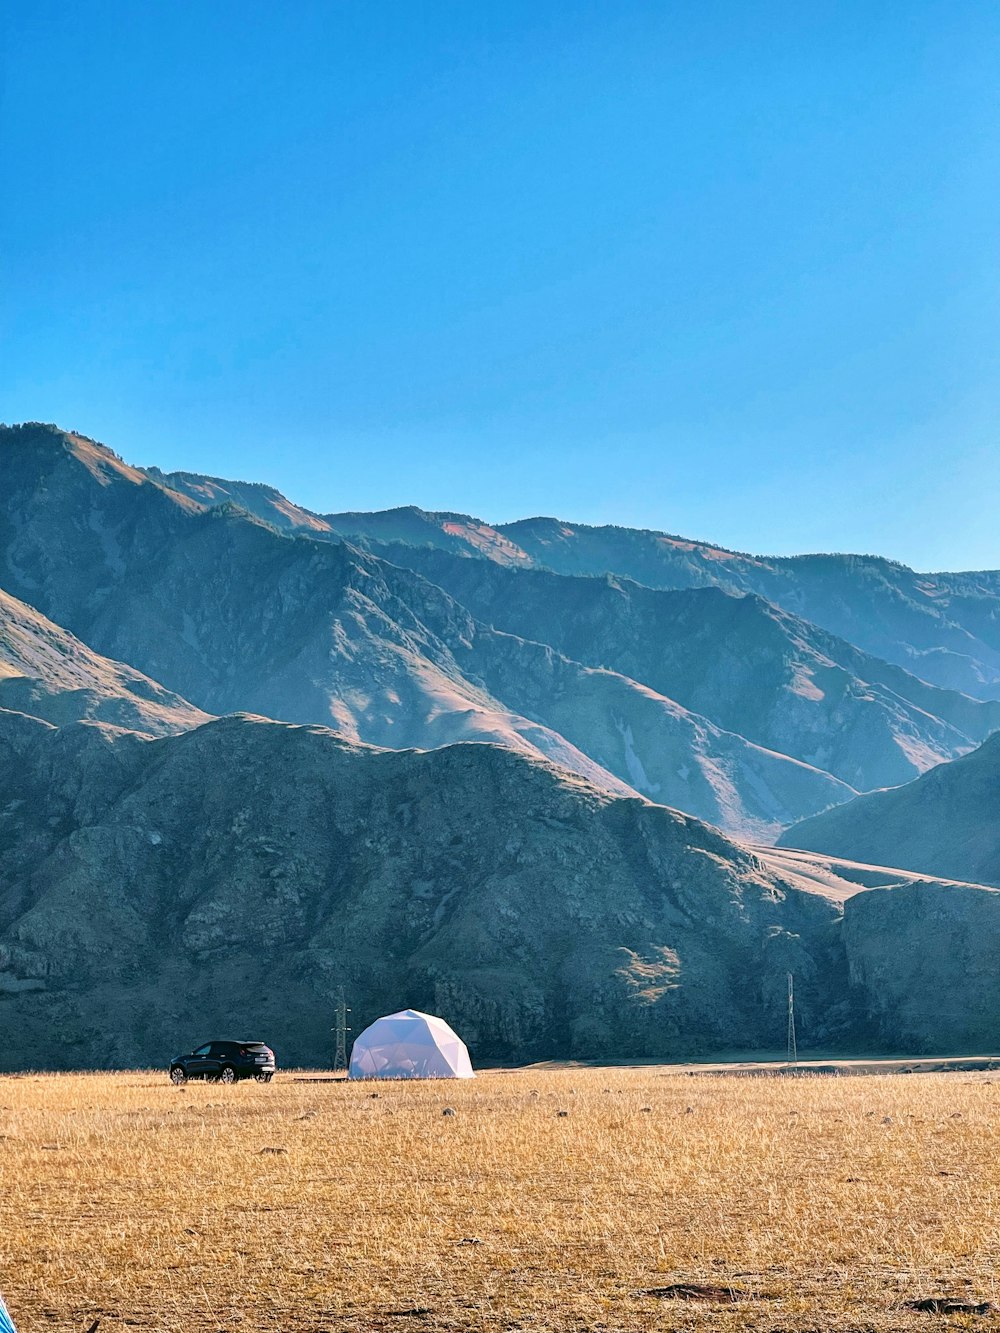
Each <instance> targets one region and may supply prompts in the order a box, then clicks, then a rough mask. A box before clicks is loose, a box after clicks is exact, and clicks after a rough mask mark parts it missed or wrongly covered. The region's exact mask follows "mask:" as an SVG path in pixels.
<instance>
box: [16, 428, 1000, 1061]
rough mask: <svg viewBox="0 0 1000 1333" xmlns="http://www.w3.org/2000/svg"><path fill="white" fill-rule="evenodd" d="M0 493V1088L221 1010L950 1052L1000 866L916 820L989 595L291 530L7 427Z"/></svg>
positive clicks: (289, 514)
mask: <svg viewBox="0 0 1000 1333" xmlns="http://www.w3.org/2000/svg"><path fill="white" fill-rule="evenodd" d="M0 477H2V480H3V488H2V493H0V752H2V753H3V754H4V756H5V758H6V760H7V762H6V763H5V764H4V766H3V776H2V784H0V852H2V856H0V908H2V917H0V994H2V995H3V996H4V998H3V999H2V1000H0V1006H6V1007H7V1009H8V1011H9V1016H10V1017H11V1018H12V1019H14V1018H16V1023H15V1026H16V1027H17V1030H18V1031H20V1032H22V1033H23V1034H24V1039H23V1042H21V1041H14V1042H13V1043H12V1045H11V1046H10V1048H9V1050H8V1053H7V1055H6V1057H5V1058H6V1059H7V1060H8V1061H10V1062H13V1063H14V1064H15V1065H18V1064H23V1063H24V1062H25V1061H28V1060H30V1058H32V1055H31V1053H34V1056H36V1057H37V1053H38V1052H39V1051H40V1050H45V1052H46V1060H47V1061H48V1062H50V1063H54V1064H58V1065H62V1066H65V1065H70V1064H73V1063H81V1062H82V1063H94V1062H98V1063H99V1062H101V1061H102V1060H104V1061H111V1062H120V1063H134V1062H136V1061H147V1060H154V1059H157V1058H159V1055H160V1054H161V1053H162V1049H163V1043H166V1044H167V1045H168V1046H172V1045H175V1044H176V1042H175V1041H171V1040H168V1037H169V1036H170V1034H172V1033H173V1032H175V1031H177V1030H178V1028H179V1029H182V1030H183V1031H185V1032H190V1034H191V1039H192V1040H195V1039H196V1038H197V1037H198V1035H199V1032H200V1031H201V1029H200V1028H199V1027H198V1023H199V1022H209V1020H211V1023H213V1024H215V1025H220V1024H234V1023H235V1024H237V1025H239V1026H242V1024H240V1023H238V1019H239V1015H240V1014H241V1013H246V1014H249V1015H251V1016H252V1017H253V1021H254V1022H255V1023H257V1024H264V1025H266V1026H267V1030H268V1032H272V1033H275V1032H276V1033H278V1034H279V1035H280V1039H281V1041H282V1042H283V1043H284V1045H285V1049H286V1050H287V1052H289V1053H290V1054H291V1055H292V1056H293V1058H295V1059H300V1060H303V1061H312V1060H317V1059H320V1058H322V1055H323V1050H324V1042H325V1040H326V1034H327V1029H328V1028H329V1013H328V1008H329V1003H330V996H331V995H332V994H333V988H335V987H336V986H337V985H339V984H345V985H347V986H349V987H350V988H351V991H352V995H353V997H354V998H355V1000H356V1001H357V1006H356V1007H360V1009H361V1010H363V1011H365V1012H377V1010H378V1009H380V1008H383V1007H389V1006H390V1005H394V1006H395V1007H399V1005H400V1004H402V1003H403V1002H404V1001H405V1002H406V1003H411V1002H413V1003H418V1004H419V1005H420V1006H423V1007H428V1008H432V1009H437V1010H440V1011H442V1012H444V1011H447V1014H448V1015H449V1016H450V1017H452V1018H454V1019H455V1020H456V1022H458V1023H459V1025H460V1026H462V1028H463V1030H464V1031H465V1032H466V1033H468V1034H471V1040H472V1044H473V1046H474V1048H475V1049H478V1051H479V1053H480V1054H481V1055H484V1056H486V1057H492V1058H508V1059H517V1058H524V1057H526V1056H528V1055H533V1056H539V1055H545V1054H573V1055H576V1056H585V1055H587V1054H594V1055H597V1056H607V1055H608V1054H609V1053H610V1052H611V1051H612V1050H614V1049H620V1050H623V1051H626V1052H627V1053H630V1054H634V1055H639V1054H656V1055H665V1054H677V1053H680V1052H685V1053H689V1052H693V1051H696V1050H698V1049H719V1048H723V1047H727V1046H728V1047H733V1046H741V1045H742V1046H747V1047H757V1046H766V1045H768V1044H769V1043H770V1044H774V1041H775V1039H776V1038H777V1039H780V1033H781V1031H782V1026H781V1021H780V1020H781V1006H782V1004H783V994H784V991H783V982H784V973H785V972H786V971H789V970H791V971H794V972H795V975H796V978H797V986H798V987H799V988H800V989H801V991H802V995H803V1000H802V1005H803V1006H804V1008H803V1014H804V1016H805V1017H806V1021H807V1023H808V1025H809V1028H810V1030H811V1034H812V1038H813V1040H814V1042H821V1043H825V1044H827V1045H836V1044H838V1043H839V1044H840V1045H844V1044H845V1043H854V1044H855V1045H856V1044H857V1043H859V1042H860V1043H866V1042H867V1043H869V1044H871V1043H875V1044H878V1043H880V1042H882V1043H885V1042H890V1043H896V1044H897V1045H898V1044H899V1043H900V1042H903V1041H905V1042H907V1043H909V1044H910V1045H911V1046H913V1047H914V1048H920V1049H931V1048H935V1047H940V1045H941V1043H943V1042H946V1043H952V1044H957V1045H959V1046H962V1047H969V1046H970V1044H972V1045H974V1044H975V1043H977V1042H982V1041H985V1040H986V1039H987V1033H988V1031H989V1030H990V1029H989V1023H988V1016H989V1014H990V1013H991V1005H994V1001H995V998H996V987H995V986H994V983H993V981H992V979H991V978H992V973H989V975H987V972H988V969H987V970H986V971H984V972H983V973H982V975H980V974H979V972H977V971H976V969H975V968H972V967H969V966H965V967H964V971H963V970H962V969H961V968H958V964H957V963H956V957H961V958H964V959H965V960H966V962H967V961H968V959H969V958H970V957H972V956H973V955H975V956H977V957H978V953H977V950H982V949H983V948H986V947H987V946H995V944H996V942H997V940H996V929H997V924H998V918H997V916H996V904H997V902H998V901H1000V895H997V894H995V893H994V892H993V891H992V890H991V888H990V887H988V886H990V885H993V884H994V883H996V882H997V880H998V879H1000V868H998V867H997V865H996V860H995V856H993V859H992V860H991V859H990V858H991V855H992V853H990V854H987V853H983V854H976V855H972V854H971V853H970V854H957V852H956V846H957V845H958V844H959V843H961V844H962V846H963V847H964V846H965V845H966V843H967V842H968V839H966V840H965V843H962V839H961V838H956V837H951V839H950V841H949V836H950V835H949V830H953V828H954V820H955V819H956V818H957V817H958V814H960V813H961V810H962V808H963V807H962V801H963V800H967V797H964V796H961V795H958V796H955V797H954V798H951V797H947V798H945V797H941V798H940V799H939V798H938V796H937V795H933V796H932V797H931V798H928V797H926V796H921V795H920V793H926V792H928V791H930V792H932V793H939V792H942V791H943V790H944V788H943V787H942V784H944V786H945V788H947V791H949V792H950V791H951V790H952V787H951V786H949V785H948V784H951V783H953V782H956V783H958V785H959V787H961V789H962V790H963V791H965V790H967V788H968V785H969V780H968V779H967V778H963V776H962V775H966V774H978V775H979V776H978V778H976V779H975V782H978V787H976V790H977V791H981V790H986V789H988V788H989V780H988V778H987V777H986V776H985V774H986V773H987V772H988V771H990V762H993V763H994V764H995V760H992V761H991V756H992V755H993V753H994V750H995V744H996V742H995V741H991V740H989V739H988V738H989V737H990V736H991V734H992V733H993V732H994V731H995V730H996V729H997V728H998V727H1000V620H998V615H1000V611H998V608H1000V598H998V593H1000V576H998V575H996V574H992V573H986V574H981V575H972V574H962V575H926V576H925V575H916V574H914V573H913V572H912V571H909V570H905V568H904V567H903V566H899V565H895V564H893V563H892V562H889V561H880V560H877V559H875V558H869V557H864V558H862V557H847V556H829V557H819V556H817V557H799V558H795V559H789V560H773V559H764V558H761V557H754V556H744V555H740V554H738V553H734V552H727V551H723V550H722V549H721V548H717V547H711V546H707V545H705V544H703V543H697V542H686V541H683V540H682V539H680V538H674V537H669V536H667V535H665V534H659V533H649V532H635V531H631V530H628V529H617V528H607V529H601V528H591V527H581V526H580V525H576V524H571V523H563V522H561V521H557V520H548V519H531V520H526V521H524V522H521V523H514V524H506V525H498V526H491V525H490V524H488V523H485V522H482V521H480V520H476V519H473V518H470V517H468V516H464V515H458V514H428V513H425V512H423V511H420V510H417V509H404V510H390V511H385V512H383V513H376V514H368V515H364V514H353V513H343V514H329V515H320V514H314V513H311V512H310V511H308V510H306V509H303V508H301V507H300V506H299V505H297V504H295V503H294V502H293V501H291V500H288V499H286V498H285V497H284V496H282V495H281V494H280V492H278V491H276V490H274V489H273V488H271V487H267V486H263V485H258V484H254V483H246V482H233V481H226V480H224V479H220V478H214V477H208V476H200V475H197V474H192V473H165V472H161V471H160V470H158V469H156V468H153V467H148V468H140V467H137V466H134V465H132V464H129V463H126V462H124V461H123V460H122V459H121V458H119V457H118V456H117V455H115V454H114V453H112V452H111V451H110V450H108V449H106V448H105V447H103V446H101V445H99V444H98V443H96V442H95V441H93V440H90V439H88V438H87V437H85V436H82V435H79V434H74V433H71V432H64V431H61V430H59V429H58V428H56V427H52V426H45V425H39V424H28V425H25V426H19V427H3V428H0ZM984 742H985V744H983V743H984ZM979 746H981V747H982V748H977V747H979ZM951 775H957V777H955V778H954V779H953V778H952V776H951ZM975 782H974V783H973V786H975ZM963 783H964V784H965V786H963V785H962V784H963ZM901 784H902V785H901ZM886 787H893V788H894V790H893V791H890V792H881V791H879V790H877V789H880V788H886ZM994 789H995V788H994ZM956 790H958V788H956ZM911 793H912V795H911ZM949 800H950V801H951V804H948V802H949ZM888 801H891V802H893V804H892V806H891V808H892V810H894V811H897V812H899V813H897V814H895V815H894V816H893V818H892V820H889V821H887V820H886V818H885V815H884V811H885V810H886V808H887V807H886V802H888ZM970 808H971V807H970ZM977 808H978V807H977ZM956 812H957V813H956ZM937 814H940V820H939V823H940V825H941V827H940V828H937V826H936V825H935V822H934V819H935V816H936V815H937ZM910 824H915V825H920V826H922V829H923V835H924V836H923V842H920V840H919V839H917V840H913V839H912V838H911V839H910V840H909V846H911V847H912V848H913V851H912V854H909V853H904V854H894V853H898V849H899V845H900V842H901V840H905V839H906V837H907V834H906V830H907V828H908V827H909V825H910ZM886 829H888V830H890V832H889V833H887V835H886V836H883V837H881V839H880V838H879V836H878V833H879V831H880V830H883V831H884V830H886ZM894 840H895V841H894ZM775 841H779V842H780V844H781V847H779V848H777V849H772V848H771V847H770V846H769V844H772V843H774V842H775ZM786 846H787V847H790V848H800V849H803V850H801V851H798V852H796V851H792V850H783V848H785V847H786ZM886 865H888V866H897V867H903V869H901V870H884V869H882V867H883V866H886ZM907 904H910V906H909V907H907V906H906V905H907ZM901 913H902V917H901V915H900V914H901ZM903 918H905V920H904V919H903ZM945 920H946V921H947V922H948V926H947V930H948V932H949V939H950V941H951V944H952V945H953V947H954V949H955V950H956V951H958V953H957V955H949V956H947V957H937V956H935V959H934V962H933V963H929V962H928V961H927V959H926V958H924V960H923V962H922V963H921V967H922V969H923V970H922V972H921V973H920V976H919V978H916V979H915V977H914V975H913V974H912V967H911V963H912V959H910V958H909V957H908V956H906V955H901V954H900V952H899V950H898V949H896V948H895V946H894V944H893V937H894V936H900V934H902V936H905V937H906V938H908V939H909V938H910V937H911V936H912V939H913V942H914V943H913V947H914V948H915V949H918V948H920V947H922V946H921V945H920V941H921V940H923V939H924V935H926V936H927V939H926V941H925V943H926V945H927V947H928V948H930V946H931V944H932V939H931V935H932V933H933V931H934V930H935V929H936V928H937V927H935V926H934V922H935V921H937V922H938V926H939V927H940V923H941V922H942V921H945ZM921 932H924V934H921ZM991 932H992V934H991ZM935 968H937V971H938V973H940V976H939V977H938V981H939V982H940V983H941V984H948V985H950V986H952V987H954V986H955V985H956V984H958V985H959V991H958V994H959V997H961V995H962V994H964V992H963V991H962V989H961V987H962V986H964V987H966V989H967V990H968V997H967V998H968V1003H967V1004H965V1003H962V1002H961V1001H960V999H959V1001H956V1004H955V1006H953V1010H952V1011H951V1012H950V1013H949V1014H948V1015H945V1014H943V1013H940V1014H938V1013H936V1012H935V1010H934V1008H933V1006H931V1005H926V1004H924V1005H921V1003H918V1002H916V1001H915V1000H914V998H913V995H912V989H913V987H914V986H916V985H924V984H927V983H928V978H929V977H930V974H931V973H932V972H933V971H934V969H935ZM956 971H960V972H961V973H962V975H961V978H960V980H959V981H958V983H956V976H955V974H956ZM888 977H891V978H893V979H894V981H893V985H892V986H890V985H889V983H888V981H887V980H886V978H888ZM935 984H937V982H935ZM991 987H993V989H991ZM890 991H891V992H892V995H893V996H894V997H895V998H893V999H891V1000H889V999H887V998H886V997H887V995H889V993H890ZM179 997H183V998H179ZM397 1001H398V1003H397ZM123 1015H125V1016H127V1017H126V1018H124V1019H122V1017H121V1016H123ZM262 1030H263V1029H262ZM102 1052H104V1054H103V1055H102V1054H101V1053H102Z"/></svg>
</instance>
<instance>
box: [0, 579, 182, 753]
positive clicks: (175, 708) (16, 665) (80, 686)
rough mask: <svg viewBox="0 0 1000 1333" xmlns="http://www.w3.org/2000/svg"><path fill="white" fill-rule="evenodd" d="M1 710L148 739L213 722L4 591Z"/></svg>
mask: <svg viewBox="0 0 1000 1333" xmlns="http://www.w3.org/2000/svg"><path fill="white" fill-rule="evenodd" d="M0 708H6V709H12V710H14V711H17V712H22V713H31V714H33V715H34V716H35V717H40V718H44V719H45V720H46V721H48V722H53V723H55V724H57V725H59V726H61V725H63V724H64V723H66V722H79V721H82V720H84V719H90V720H92V721H96V722H110V723H113V724H114V725H115V726H118V727H124V728H126V729H128V730H130V731H135V732H139V733H140V734H142V735H146V736H170V735H173V734H175V733H176V732H179V731H186V730H188V729H189V728H190V727H197V726H200V725H201V723H202V722H207V721H208V715H207V714H206V713H203V712H202V711H201V710H200V709H198V708H195V707H194V705H193V704H189V703H188V702H187V700H186V699H182V698H181V697H180V696H179V695H176V694H172V693H171V692H170V691H169V690H165V689H164V688H163V686H162V685H158V684H157V683H156V681H153V680H150V679H149V677H148V676H144V675H142V673H141V672H139V671H134V670H133V669H132V668H131V667H129V666H125V665H124V664H123V663H121V662H112V661H110V660H109V659H108V658H106V657H101V656H99V655H98V654H97V653H94V652H91V650H90V649H89V648H88V647H87V646H86V644H84V643H81V642H80V640H79V639H76V638H74V637H73V635H72V634H69V633H67V631H66V630H63V629H60V628H59V626H58V625H54V624H53V623H52V622H51V621H50V620H46V618H45V617H44V616H43V615H40V614H39V612H37V611H36V610H35V609H34V608H33V607H30V606H27V605H26V604H25V603H24V602H19V601H18V600H17V598H15V597H11V596H10V594H9V593H5V592H4V591H3V590H2V589H0Z"/></svg>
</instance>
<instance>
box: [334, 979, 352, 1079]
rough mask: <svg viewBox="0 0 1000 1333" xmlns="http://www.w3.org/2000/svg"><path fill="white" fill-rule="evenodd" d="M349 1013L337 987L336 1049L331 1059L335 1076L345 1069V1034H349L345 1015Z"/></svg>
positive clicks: (345, 1001) (341, 992)
mask: <svg viewBox="0 0 1000 1333" xmlns="http://www.w3.org/2000/svg"><path fill="white" fill-rule="evenodd" d="M350 1012H351V1011H350V1009H348V1007H347V1000H346V998H345V997H344V988H343V986H338V987H337V1026H336V1027H335V1028H334V1029H333V1030H334V1032H335V1033H336V1036H337V1049H336V1052H335V1053H334V1057H333V1072H334V1073H335V1074H336V1073H339V1071H340V1070H342V1069H346V1068H347V1034H348V1032H350V1028H349V1027H348V1026H347V1015H348V1014H349V1013H350Z"/></svg>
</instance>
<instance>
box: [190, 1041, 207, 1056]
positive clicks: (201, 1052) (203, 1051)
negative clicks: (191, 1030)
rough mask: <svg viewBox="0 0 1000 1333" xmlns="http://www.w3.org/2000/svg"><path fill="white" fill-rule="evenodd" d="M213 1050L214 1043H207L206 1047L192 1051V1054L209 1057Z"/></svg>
mask: <svg viewBox="0 0 1000 1333" xmlns="http://www.w3.org/2000/svg"><path fill="white" fill-rule="evenodd" d="M211 1049H212V1043H211V1042H207V1043H206V1044H205V1045H204V1046H199V1047H198V1049H197V1050H196V1051H192V1052H191V1054H192V1055H207V1054H208V1053H209V1051H210V1050H211Z"/></svg>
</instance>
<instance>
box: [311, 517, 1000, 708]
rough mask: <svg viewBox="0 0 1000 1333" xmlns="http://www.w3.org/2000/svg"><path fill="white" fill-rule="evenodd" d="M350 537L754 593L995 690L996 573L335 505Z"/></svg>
mask: <svg viewBox="0 0 1000 1333" xmlns="http://www.w3.org/2000/svg"><path fill="white" fill-rule="evenodd" d="M325 521H326V522H327V523H328V524H329V525H330V527H331V528H333V529H334V530H335V531H337V532H339V533H341V534H342V535H343V536H345V537H348V538H349V539H351V540H357V539H360V540H364V541H370V542H376V543H377V542H405V543H407V544H408V545H413V546H418V547H423V548H437V549H440V550H445V551H450V552H452V553H453V554H462V555H467V556H479V557H485V558H487V559H490V560H493V561H495V562H497V563H499V564H502V565H505V566H512V567H519V568H531V567H534V568H539V569H548V570H551V571H553V572H554V573H557V574H570V575H589V576H603V575H605V574H613V575H618V576H621V577H624V578H629V579H632V580H633V581H635V582H636V583H642V584H644V585H645V586H647V587H650V588H666V589H683V588H703V587H718V588H722V589H724V590H725V591H727V592H734V593H756V594H757V595H759V596H761V597H764V598H766V599H767V600H768V601H770V602H773V603H775V605H777V606H780V607H782V608H783V609H784V610H785V611H788V612H790V613H791V614H793V615H796V616H801V617H803V618H804V619H806V620H809V621H812V622H814V623H815V624H816V625H821V626H822V627H823V628H824V629H826V630H828V631H831V632H832V633H834V634H836V635H838V636H840V637H841V638H844V639H847V640H848V641H850V642H851V643H855V644H857V645H858V646H859V647H860V648H862V649H864V650H865V651H866V652H869V653H872V654H874V655H875V656H877V657H881V658H884V659H885V660H886V661H888V662H893V663H895V664H896V665H897V666H902V667H905V668H906V669H907V670H908V671H910V672H912V673H913V674H915V675H917V676H919V677H921V678H922V679H924V680H927V681H930V682H932V683H933V684H936V685H940V686H943V687H945V688H947V689H952V690H960V691H962V692H964V693H966V694H971V695H974V696H976V697H978V698H984V699H996V698H1000V572H998V571H995V570H988V571H979V572H975V573H965V574H918V573H916V572H915V571H914V570H912V569H908V568H907V567H906V566H905V565H901V564H898V563H897V562H896V561H892V560H884V559H881V558H880V557H878V556H866V555H804V556H791V557H787V558H779V557H766V556H751V555H744V554H741V553H740V552H737V551H727V550H724V549H722V548H721V547H717V546H712V545H710V544H708V543H706V542H695V541H689V540H687V539H685V538H683V537H675V536H670V535H668V534H666V533H662V532H650V531H646V530H643V529H634V528H617V527H602V528H595V527H588V526H587V525H586V524H580V523H565V522H563V521H561V520H560V519H553V518H530V519H523V520H521V521H519V522H516V523H506V524H500V525H498V526H497V527H496V528H491V527H489V525H487V524H484V523H482V522H480V520H478V519H472V518H469V517H468V516H466V515H462V514H434V513H426V512H425V511H423V510H418V509H407V510H398V509H396V510H386V511H383V512H382V513H376V514H328V515H326V516H325Z"/></svg>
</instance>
